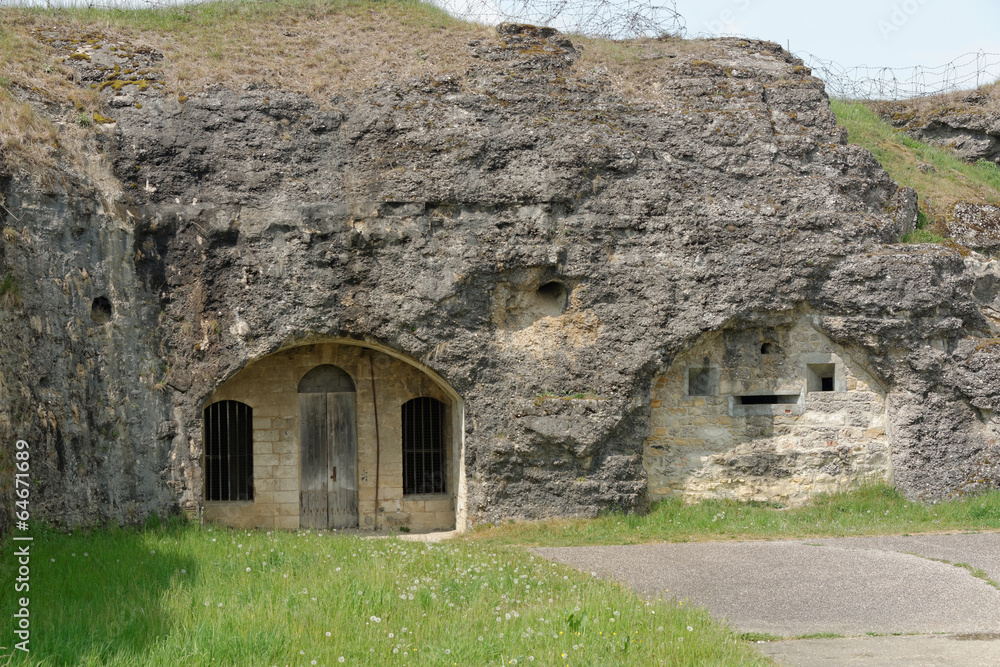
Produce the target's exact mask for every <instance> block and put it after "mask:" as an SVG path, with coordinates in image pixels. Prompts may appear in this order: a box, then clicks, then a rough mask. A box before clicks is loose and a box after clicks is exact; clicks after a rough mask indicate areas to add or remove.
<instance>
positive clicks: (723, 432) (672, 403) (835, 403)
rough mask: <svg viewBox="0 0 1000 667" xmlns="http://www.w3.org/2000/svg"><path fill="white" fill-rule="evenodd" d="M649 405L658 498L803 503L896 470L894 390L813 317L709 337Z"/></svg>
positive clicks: (665, 379)
mask: <svg viewBox="0 0 1000 667" xmlns="http://www.w3.org/2000/svg"><path fill="white" fill-rule="evenodd" d="M650 405H651V408H650V435H649V437H648V438H647V439H646V441H645V445H644V453H643V463H644V465H645V467H646V470H647V472H648V474H649V484H650V495H651V496H652V497H653V498H662V497H665V496H668V495H671V494H674V493H679V494H681V495H682V496H683V497H684V498H686V499H689V500H698V499H702V498H733V499H736V500H744V501H746V500H756V501H772V502H782V503H786V504H798V503H802V502H803V501H805V500H806V499H808V498H809V497H811V496H813V495H815V494H816V493H821V492H833V491H839V490H845V489H848V488H851V487H854V486H857V485H858V484H861V483H863V482H867V481H873V480H884V481H891V479H892V467H891V459H890V456H889V441H888V436H887V435H886V406H885V393H884V391H883V390H882V389H881V388H880V387H879V384H878V383H877V382H876V381H875V380H874V378H873V377H872V376H871V374H870V373H869V372H868V371H867V370H865V369H864V368H863V367H862V366H861V365H860V364H859V363H858V362H857V361H856V360H855V357H854V355H852V354H851V350H849V349H846V348H844V347H843V346H841V345H837V344H835V343H833V342H832V341H831V340H830V339H829V338H827V337H826V336H825V335H823V334H822V333H820V332H819V331H817V330H816V329H815V328H814V327H813V326H812V324H811V320H810V318H809V317H808V316H802V317H800V318H798V319H797V320H795V321H794V322H792V323H790V324H789V325H788V326H785V327H780V326H779V327H764V328H759V329H750V330H742V329H737V330H733V329H723V330H721V331H719V332H714V333H711V334H706V335H705V336H703V337H702V338H701V339H700V340H698V341H697V342H696V343H695V344H694V345H693V346H692V347H691V349H689V350H688V351H686V352H684V353H682V354H680V355H678V356H677V357H676V358H675V359H674V361H673V363H672V364H671V365H670V367H669V368H668V369H667V370H666V372H664V373H663V374H662V375H660V376H659V377H658V378H657V379H656V380H655V382H654V385H653V391H652V400H651V404H650Z"/></svg>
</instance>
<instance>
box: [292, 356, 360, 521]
mask: <svg viewBox="0 0 1000 667" xmlns="http://www.w3.org/2000/svg"><path fill="white" fill-rule="evenodd" d="M298 392H299V442H300V443H301V445H300V447H301V450H300V457H299V461H300V467H301V474H300V487H299V488H300V489H301V514H300V517H299V525H300V526H301V527H303V528H318V529H327V528H353V527H356V526H357V525H358V435H357V424H356V422H357V416H356V409H357V392H356V390H355V387H354V381H353V380H352V379H351V377H350V376H349V375H348V374H347V373H346V372H345V371H344V370H343V369H341V368H338V367H337V366H333V365H330V364H325V365H322V366H317V367H316V368H314V369H312V370H311V371H309V372H308V373H306V374H305V376H303V378H302V380H301V381H300V382H299V387H298Z"/></svg>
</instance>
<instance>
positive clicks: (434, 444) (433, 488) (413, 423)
mask: <svg viewBox="0 0 1000 667" xmlns="http://www.w3.org/2000/svg"><path fill="white" fill-rule="evenodd" d="M444 462H445V459H444V404H443V403H441V401H438V400H435V399H433V398H427V397H421V398H414V399H413V400H411V401H407V402H406V403H404V404H403V493H404V494H416V493H444V492H445V485H444Z"/></svg>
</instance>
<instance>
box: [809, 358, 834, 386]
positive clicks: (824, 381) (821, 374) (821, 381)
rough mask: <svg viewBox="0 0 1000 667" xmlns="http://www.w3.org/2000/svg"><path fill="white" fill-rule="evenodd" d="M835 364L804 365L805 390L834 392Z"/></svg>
mask: <svg viewBox="0 0 1000 667" xmlns="http://www.w3.org/2000/svg"><path fill="white" fill-rule="evenodd" d="M836 374H837V365H836V364H806V389H807V390H808V391H834V389H835V387H836V383H835V380H834V378H836Z"/></svg>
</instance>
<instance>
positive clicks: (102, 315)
mask: <svg viewBox="0 0 1000 667" xmlns="http://www.w3.org/2000/svg"><path fill="white" fill-rule="evenodd" d="M90 319H92V320H94V321H95V322H97V323H98V324H107V323H108V322H110V321H111V302H110V301H109V300H108V297H106V296H99V297H97V298H96V299H94V302H93V303H92V304H90Z"/></svg>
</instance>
